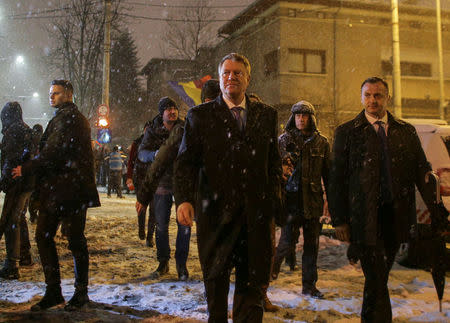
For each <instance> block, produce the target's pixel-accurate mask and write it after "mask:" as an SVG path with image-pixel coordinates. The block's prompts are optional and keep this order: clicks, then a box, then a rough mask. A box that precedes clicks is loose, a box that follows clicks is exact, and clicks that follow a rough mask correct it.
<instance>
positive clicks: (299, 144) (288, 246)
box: [272, 101, 330, 298]
mask: <svg viewBox="0 0 450 323" xmlns="http://www.w3.org/2000/svg"><path fill="white" fill-rule="evenodd" d="M291 112H292V114H291V116H290V118H289V120H288V122H287V123H286V128H285V132H284V133H283V134H282V135H281V136H280V137H279V139H278V143H279V145H280V152H281V156H282V158H283V159H289V162H290V163H291V164H292V165H293V166H294V168H293V170H292V173H291V174H286V175H287V177H288V180H287V183H286V188H285V190H286V201H285V206H286V212H287V224H286V225H285V226H284V227H283V228H282V229H281V236H280V241H279V243H278V247H277V250H276V253H275V259H274V265H273V269H272V278H273V279H276V278H277V276H278V273H279V272H280V266H281V263H282V262H283V259H284V258H285V257H286V256H289V255H290V254H294V255H295V245H296V244H297V242H298V238H299V235H300V227H303V240H304V244H303V256H302V293H303V294H305V295H310V296H312V297H315V298H323V294H322V293H321V292H320V291H319V290H318V289H317V288H316V282H317V255H318V252H319V233H320V230H321V224H320V221H319V218H320V217H321V216H322V214H323V205H324V201H323V190H322V181H323V183H324V185H325V187H326V186H327V185H328V174H329V158H330V144H329V143H328V140H327V138H326V137H324V136H322V135H321V134H320V132H319V131H318V130H317V127H316V118H315V109H314V106H313V105H312V104H311V103H309V102H308V101H300V102H297V103H296V104H294V105H293V106H292V109H291ZM294 259H295V258H294Z"/></svg>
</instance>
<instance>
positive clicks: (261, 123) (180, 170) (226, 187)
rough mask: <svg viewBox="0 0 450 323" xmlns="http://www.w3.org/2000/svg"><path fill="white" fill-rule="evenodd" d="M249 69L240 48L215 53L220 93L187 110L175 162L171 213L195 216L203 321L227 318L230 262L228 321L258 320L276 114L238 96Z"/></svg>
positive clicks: (265, 274) (274, 202)
mask: <svg viewBox="0 0 450 323" xmlns="http://www.w3.org/2000/svg"><path fill="white" fill-rule="evenodd" d="M250 71H251V68H250V63H249V62H248V60H247V58H246V57H244V56H242V55H239V54H236V53H231V54H228V55H226V56H225V57H224V58H223V59H222V60H221V62H220V64H219V78H220V88H221V92H222V94H221V95H220V96H218V97H217V98H216V99H215V100H213V101H210V102H207V103H205V104H202V105H199V106H197V107H194V108H192V109H191V110H189V111H188V114H187V117H186V123H185V130H184V135H183V139H182V143H181V146H180V150H179V152H178V157H177V161H176V164H175V179H174V180H175V202H176V204H177V205H178V208H177V219H178V221H179V222H180V223H181V224H183V225H192V221H193V218H194V210H195V214H196V216H197V239H198V249H199V258H200V263H201V267H202V271H203V278H204V284H205V289H206V297H207V302H208V311H209V322H216V323H221V322H227V306H228V304H227V297H228V290H229V284H230V273H231V269H232V268H233V267H234V268H235V273H236V279H235V292H234V301H233V320H234V321H235V322H261V321H262V317H263V296H264V293H263V289H262V287H263V286H267V284H268V283H269V275H270V266H271V257H272V243H271V236H270V227H271V221H272V216H273V215H274V214H276V210H277V208H278V207H279V205H280V181H281V158H280V154H279V150H278V145H277V113H276V111H275V110H274V109H273V108H271V107H269V106H267V105H265V104H263V103H259V102H251V101H250V100H249V98H248V97H247V96H246V95H245V92H246V89H247V87H248V84H249V81H250Z"/></svg>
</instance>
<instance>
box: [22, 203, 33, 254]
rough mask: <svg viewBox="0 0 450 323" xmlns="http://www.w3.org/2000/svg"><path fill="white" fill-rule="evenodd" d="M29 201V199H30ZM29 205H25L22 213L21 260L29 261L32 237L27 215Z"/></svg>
mask: <svg viewBox="0 0 450 323" xmlns="http://www.w3.org/2000/svg"><path fill="white" fill-rule="evenodd" d="M28 200H29V199H28ZM27 208H28V205H27V203H25V206H24V209H23V211H22V212H21V213H20V259H24V260H28V259H30V258H31V254H30V249H31V244H30V236H29V232H28V223H27V219H26V216H25V214H26V213H27Z"/></svg>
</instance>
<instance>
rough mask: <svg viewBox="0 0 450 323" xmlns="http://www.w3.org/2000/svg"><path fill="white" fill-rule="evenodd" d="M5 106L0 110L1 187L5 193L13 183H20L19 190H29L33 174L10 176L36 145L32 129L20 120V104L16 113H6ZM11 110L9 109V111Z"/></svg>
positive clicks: (28, 157) (31, 185)
mask: <svg viewBox="0 0 450 323" xmlns="http://www.w3.org/2000/svg"><path fill="white" fill-rule="evenodd" d="M8 108H11V109H13V108H14V107H13V106H5V108H3V110H2V116H1V117H2V118H1V119H2V133H3V138H2V142H1V182H0V186H1V189H2V190H3V191H4V192H5V193H6V192H8V190H9V189H10V188H11V187H12V186H13V185H20V186H21V187H20V189H19V191H21V192H30V191H32V189H33V186H34V176H23V177H19V178H16V179H13V178H12V174H11V171H12V169H13V168H15V167H17V166H19V165H22V164H23V163H24V162H26V161H28V160H30V159H31V158H32V157H33V155H34V153H35V151H36V146H35V145H33V131H32V130H31V129H30V127H28V125H26V124H25V123H24V122H23V120H22V111H21V109H20V106H19V108H18V109H20V113H19V111H16V113H8V112H7V111H6V110H8ZM9 112H11V111H9Z"/></svg>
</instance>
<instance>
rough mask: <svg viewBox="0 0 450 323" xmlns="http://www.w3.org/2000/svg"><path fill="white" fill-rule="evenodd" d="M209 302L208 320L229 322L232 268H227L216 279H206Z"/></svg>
mask: <svg viewBox="0 0 450 323" xmlns="http://www.w3.org/2000/svg"><path fill="white" fill-rule="evenodd" d="M204 285H205V291H206V300H207V303H208V314H209V316H208V322H209V323H227V322H228V291H229V289H230V270H225V271H223V272H222V273H221V274H219V275H218V277H216V278H214V279H204Z"/></svg>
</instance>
